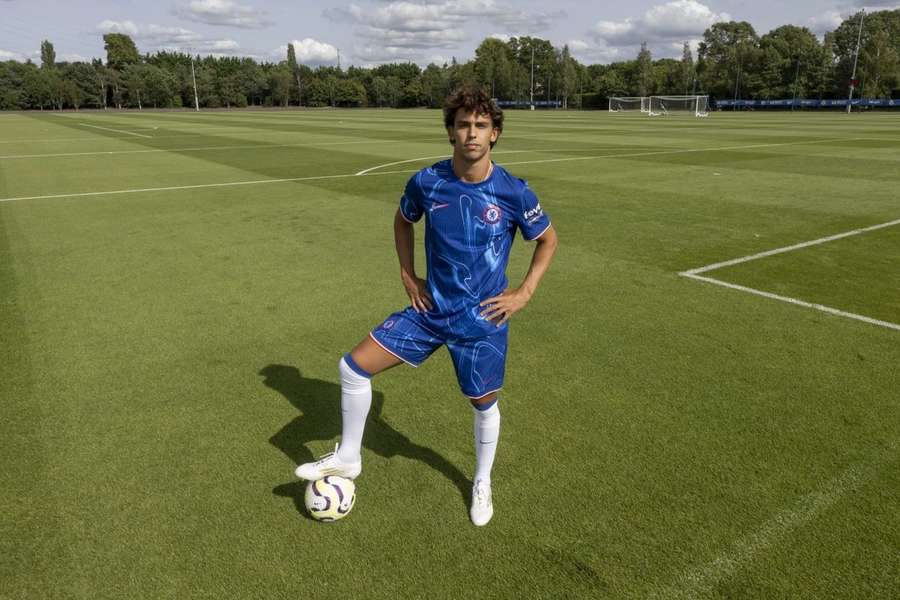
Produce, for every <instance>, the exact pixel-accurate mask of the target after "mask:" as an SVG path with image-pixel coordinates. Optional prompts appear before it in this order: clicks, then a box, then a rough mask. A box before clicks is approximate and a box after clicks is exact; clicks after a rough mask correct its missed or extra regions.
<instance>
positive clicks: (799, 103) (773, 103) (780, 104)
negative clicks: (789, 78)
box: [716, 98, 900, 108]
mask: <svg viewBox="0 0 900 600" xmlns="http://www.w3.org/2000/svg"><path fill="white" fill-rule="evenodd" d="M851 104H852V105H853V106H858V107H860V108H900V100H896V99H895V100H891V99H882V98H854V99H853V101H852V102H851ZM716 107H717V108H846V107H847V99H846V98H844V99H842V100H809V99H806V98H803V99H801V98H798V99H796V100H716Z"/></svg>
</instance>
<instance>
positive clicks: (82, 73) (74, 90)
mask: <svg viewBox="0 0 900 600" xmlns="http://www.w3.org/2000/svg"><path fill="white" fill-rule="evenodd" d="M60 72H61V75H62V78H63V80H64V81H65V83H64V96H65V99H66V102H68V103H69V104H70V105H71V106H72V107H74V108H75V109H76V110H78V109H79V108H81V106H82V105H85V104H88V105H92V106H96V107H100V106H102V105H103V101H102V99H101V98H100V95H99V94H98V88H97V79H96V71H95V70H94V67H93V66H92V65H90V64H88V63H83V62H76V63H68V64H65V63H64V64H63V65H62V67H61V68H60Z"/></svg>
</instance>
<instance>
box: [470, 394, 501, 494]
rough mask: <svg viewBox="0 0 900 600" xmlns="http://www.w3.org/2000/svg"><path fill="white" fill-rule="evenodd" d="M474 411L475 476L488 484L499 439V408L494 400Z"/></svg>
mask: <svg viewBox="0 0 900 600" xmlns="http://www.w3.org/2000/svg"><path fill="white" fill-rule="evenodd" d="M472 412H474V413H475V478H474V481H478V480H479V479H480V480H482V481H484V482H485V483H487V484H488V485H490V483H491V468H492V467H493V466H494V456H495V455H496V454H497V441H498V440H499V439H500V408H499V407H498V405H497V402H494V403H493V404H492V405H491V407H490V408H488V409H485V410H478V409H477V408H475V407H474V406H473V407H472Z"/></svg>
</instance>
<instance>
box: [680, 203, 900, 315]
mask: <svg viewBox="0 0 900 600" xmlns="http://www.w3.org/2000/svg"><path fill="white" fill-rule="evenodd" d="M895 225H900V219H894V220H893V221H888V222H886V223H879V224H877V225H872V226H870V227H862V228H860V229H853V230H851V231H845V232H843V233H837V234H835V235H829V236H826V237H821V238H818V239H815V240H809V241H807V242H800V243H799V244H792V245H790V246H783V247H781V248H774V249H772V250H766V251H765V252H758V253H756V254H750V255H748V256H742V257H740V258H735V259H732V260H726V261H722V262H717V263H713V264H711V265H706V266H703V267H697V268H696V269H689V270H687V271H682V272H680V273H679V275H681V276H682V277H687V278H689V279H694V280H696V281H703V282H706V283H712V284H714V285H720V286H722V287H726V288H729V289H732V290H737V291H739V292H746V293H748V294H753V295H755V296H762V297H763V298H769V299H771V300H778V301H780V302H786V303H788V304H793V305H795V306H802V307H804V308H811V309H813V310H818V311H820V312H824V313H828V314H830V315H835V316H838V317H844V318H846V319H854V320H856V321H862V322H863V323H868V324H870V325H877V326H879V327H885V328H887V329H893V330H895V331H900V324H897V323H891V322H890V321H882V320H880V319H873V318H872V317H867V316H865V315H860V314H857V313H852V312H848V311H845V310H840V309H837V308H832V307H831V306H825V305H824V304H816V303H814V302H806V301H805V300H800V299H798V298H791V297H790V296H782V295H780V294H773V293H772V292H766V291H764V290H759V289H756V288H751V287H747V286H744V285H738V284H736V283H729V282H727V281H722V280H721V279H716V278H714V277H707V276H704V275H701V273H706V272H709V271H713V270H715V269H721V268H724V267H730V266H733V265H739V264H741V263H745V262H750V261H751V260H758V259H761V258H765V257H767V256H774V255H776V254H784V253H785V252H792V251H794V250H799V249H801V248H809V247H810V246H817V245H819V244H825V243H827V242H833V241H835V240H840V239H844V238H848V237H852V236H855V235H861V234H863V233H867V232H869V231H876V230H878V229H884V228H886V227H893V226H895Z"/></svg>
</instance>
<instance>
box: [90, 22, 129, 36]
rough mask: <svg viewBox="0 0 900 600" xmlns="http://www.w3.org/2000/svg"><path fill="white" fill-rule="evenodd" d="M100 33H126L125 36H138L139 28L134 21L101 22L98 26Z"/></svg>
mask: <svg viewBox="0 0 900 600" xmlns="http://www.w3.org/2000/svg"><path fill="white" fill-rule="evenodd" d="M97 30H98V31H100V33H124V34H125V35H131V36H134V35H137V33H138V28H137V25H135V24H134V22H133V21H110V20H108V19H107V20H106V21H101V22H100V23H99V24H98V25H97Z"/></svg>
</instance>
